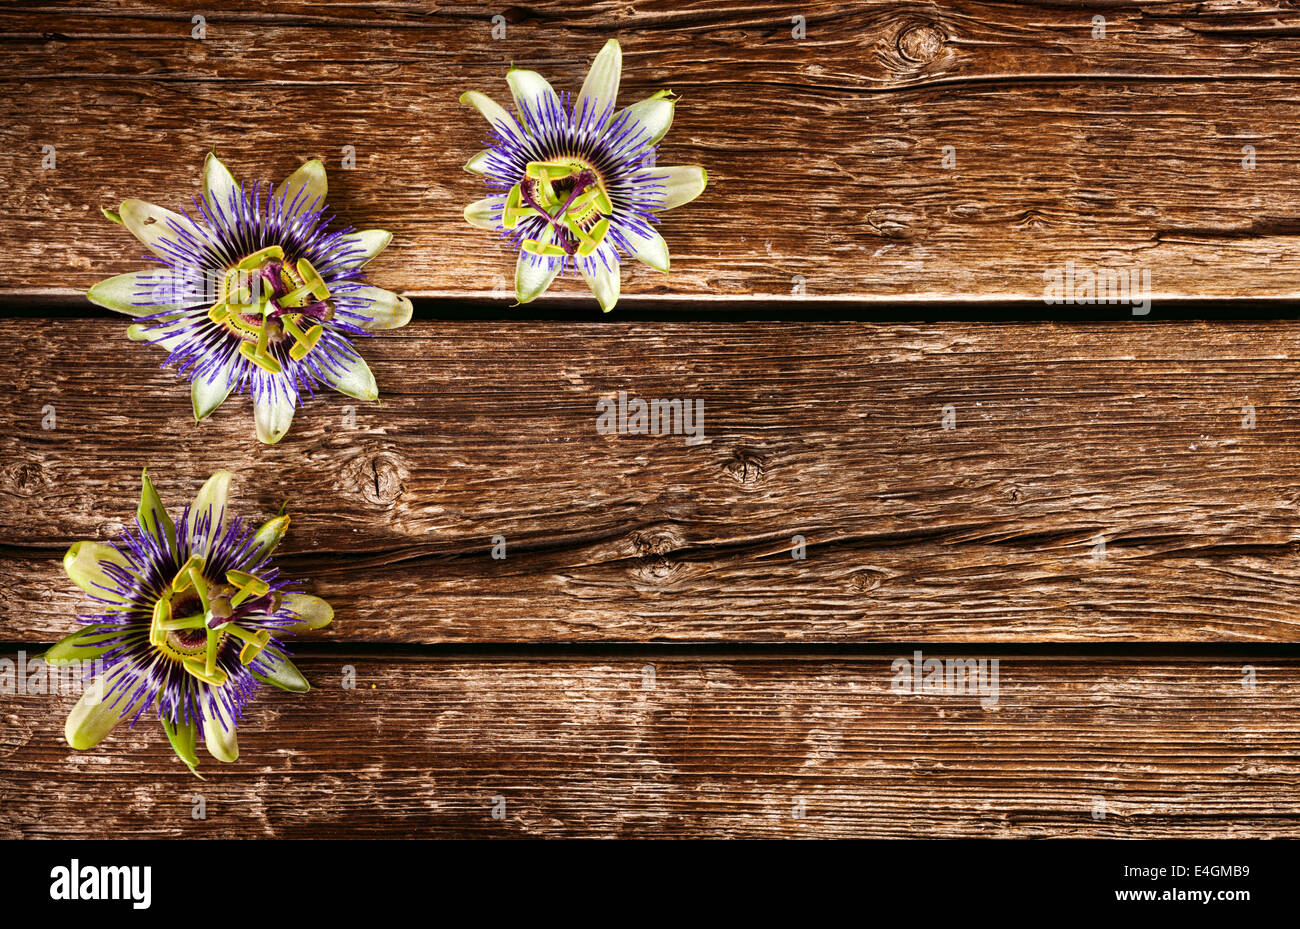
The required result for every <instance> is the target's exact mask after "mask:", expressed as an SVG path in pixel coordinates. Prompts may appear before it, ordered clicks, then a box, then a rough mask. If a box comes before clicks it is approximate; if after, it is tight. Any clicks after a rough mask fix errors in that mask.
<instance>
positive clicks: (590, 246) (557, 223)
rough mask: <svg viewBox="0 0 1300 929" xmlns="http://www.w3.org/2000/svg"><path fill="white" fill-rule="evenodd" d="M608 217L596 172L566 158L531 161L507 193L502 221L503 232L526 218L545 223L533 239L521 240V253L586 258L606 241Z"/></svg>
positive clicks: (606, 196) (607, 204)
mask: <svg viewBox="0 0 1300 929" xmlns="http://www.w3.org/2000/svg"><path fill="white" fill-rule="evenodd" d="M613 213H614V204H613V201H611V200H610V198H609V192H608V191H607V190H605V182H604V179H603V178H601V176H600V173H599V172H598V171H596V169H595V168H593V167H591V165H589V164H587V163H586V162H585V161H582V160H581V159H578V158H567V159H560V160H556V161H530V162H529V163H528V165H527V167H526V169H525V174H524V179H523V180H521V181H520V182H519V183H518V184H516V185H515V186H514V187H512V188H510V193H509V194H507V195H506V205H505V209H504V210H503V211H502V216H501V219H502V223H503V225H504V226H505V227H506V228H507V229H513V228H514V227H515V226H516V225H518V224H519V221H520V220H521V219H525V218H527V217H530V216H540V217H542V219H543V220H544V221H545V222H546V226H545V227H544V230H543V232H542V234H541V235H540V236H539V237H538V238H536V239H525V240H524V242H523V249H524V251H527V252H532V253H533V254H534V255H541V256H543V257H548V258H550V257H560V256H563V255H578V256H579V257H581V258H585V257H587V256H588V255H590V254H592V253H593V252H594V251H596V249H597V248H599V247H600V243H601V242H603V241H604V240H605V236H606V235H607V234H608V233H609V219H610V217H611V216H612V215H613Z"/></svg>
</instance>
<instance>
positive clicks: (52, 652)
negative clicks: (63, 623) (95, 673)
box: [38, 626, 122, 665]
mask: <svg viewBox="0 0 1300 929" xmlns="http://www.w3.org/2000/svg"><path fill="white" fill-rule="evenodd" d="M121 638H122V630H121V628H120V627H118V626H88V627H86V628H85V629H81V630H79V631H77V632H74V633H73V634H72V635H70V636H65V637H64V638H62V639H59V641H57V642H55V643H54V644H53V645H51V646H50V648H49V650H48V651H46V652H45V654H43V655H40V656H38V657H39V658H41V660H43V661H44V662H45V663H46V664H52V665H68V664H73V663H74V662H78V661H92V660H94V659H96V658H98V657H100V656H101V655H103V654H104V653H105V652H107V651H109V650H110V649H112V648H115V647H116V645H114V644H112V643H114V642H116V641H117V640H120V639H121ZM105 641H107V642H109V643H110V644H108V645H104V644H102V643H103V642H105Z"/></svg>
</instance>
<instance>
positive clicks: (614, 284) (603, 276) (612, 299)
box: [578, 260, 621, 313]
mask: <svg viewBox="0 0 1300 929" xmlns="http://www.w3.org/2000/svg"><path fill="white" fill-rule="evenodd" d="M578 269H579V270H580V271H582V276H583V277H585V278H586V279H587V286H588V287H590V288H591V292H592V293H593V294H595V295H596V299H597V300H598V301H599V302H600V308H601V309H602V310H604V311H605V312H606V313H608V312H609V311H610V310H612V309H614V304H616V303H618V291H619V286H620V283H621V281H620V273H619V265H618V264H617V263H615V264H614V267H613V268H607V267H605V265H604V263H603V262H601V261H599V260H598V261H597V262H596V268H595V270H594V271H592V272H591V273H588V272H587V269H586V268H585V267H583V266H582V264H581V263H579V265H578Z"/></svg>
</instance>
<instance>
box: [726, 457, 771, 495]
mask: <svg viewBox="0 0 1300 929" xmlns="http://www.w3.org/2000/svg"><path fill="white" fill-rule="evenodd" d="M724 468H725V470H726V472H727V473H728V474H729V475H731V477H732V478H734V479H735V481H736V483H738V484H742V485H746V486H751V487H752V486H754V485H756V484H758V483H759V482H760V481H762V480H763V475H764V474H766V473H767V462H766V461H765V460H764V459H763V457H762V456H761V455H760V454H759V453H758V452H756V451H754V450H753V449H751V448H737V449H736V450H735V451H733V452H732V453H731V460H730V461H728V462H727V463H726V465H725V466H724Z"/></svg>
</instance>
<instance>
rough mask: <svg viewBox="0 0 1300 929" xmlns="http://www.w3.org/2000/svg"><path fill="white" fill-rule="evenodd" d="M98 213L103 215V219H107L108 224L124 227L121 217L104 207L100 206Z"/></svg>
mask: <svg viewBox="0 0 1300 929" xmlns="http://www.w3.org/2000/svg"><path fill="white" fill-rule="evenodd" d="M99 212H101V213H103V214H104V218H105V219H107V220H108V221H109V222H113V223H117V224H118V225H119V226H125V225H126V223H124V222H122V217H121V216H118V215H117V213H115V212H113V211H112V210H110V209H109V208H108V207H106V206H101V207H100V208H99Z"/></svg>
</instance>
